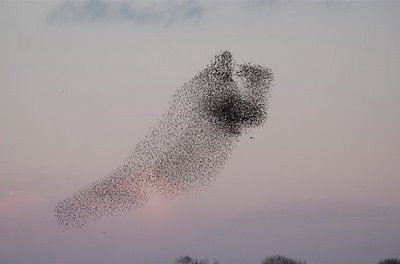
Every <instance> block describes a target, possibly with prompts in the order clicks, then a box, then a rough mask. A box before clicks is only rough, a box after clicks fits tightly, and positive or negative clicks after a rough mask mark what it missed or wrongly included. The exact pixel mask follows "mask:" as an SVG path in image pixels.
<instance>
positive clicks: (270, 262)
mask: <svg viewBox="0 0 400 264" xmlns="http://www.w3.org/2000/svg"><path fill="white" fill-rule="evenodd" d="M175 264H220V262H219V261H218V260H216V259H214V260H213V261H212V262H210V261H209V260H208V259H206V258H202V259H200V258H193V257H190V256H182V257H179V258H177V259H176V260H175ZM261 264H307V262H306V261H305V260H298V259H293V258H289V257H285V256H281V255H275V256H271V257H266V258H265V259H264V260H263V261H262V262H261ZM377 264H400V259H398V258H387V259H383V260H380V261H379V262H378V263H377Z"/></svg>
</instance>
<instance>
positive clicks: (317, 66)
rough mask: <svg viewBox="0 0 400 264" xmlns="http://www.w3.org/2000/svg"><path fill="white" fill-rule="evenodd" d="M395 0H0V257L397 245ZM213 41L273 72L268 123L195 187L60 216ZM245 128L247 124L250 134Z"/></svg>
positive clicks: (161, 259) (399, 105)
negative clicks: (72, 224) (101, 211)
mask: <svg viewBox="0 0 400 264" xmlns="http://www.w3.org/2000/svg"><path fill="white" fill-rule="evenodd" d="M399 13H400V2H398V1H325V0H320V1H289V0H287V1H279V0H276V1H274V0H265V1H262V0H259V1H252V2H244V1H230V2H228V1H207V2H203V1H191V0H188V1H179V2H178V1H175V2H172V1H170V2H161V1H149V2H145V1H143V2H138V1H136V2H129V1H119V2H115V1H114V2H104V1H101V0H89V1H1V2H0V36H1V37H0V263H5V264H24V263H30V264H36V263H37V264H50V263H52V264H54V263H56V264H76V263H85V264H102V263H118V264H125V263H126V264H128V263H135V264H141V263H143V264H161V263H163V264H165V263H173V261H174V259H175V258H177V257H179V256H182V255H191V256H193V257H206V258H209V259H211V260H212V259H214V258H215V259H218V260H219V261H220V262H221V263H226V264H239V263H249V264H252V263H254V264H256V263H261V260H262V259H263V258H265V257H266V256H271V255H276V254H281V255H286V256H289V257H294V258H298V259H304V260H307V263H309V264H337V263H353V264H361V263H362V264H366V263H371V264H372V263H377V262H378V260H380V259H383V258H386V257H400V255H399V254H400V253H399V252H400V226H399V224H398V223H399V222H400V203H399V201H400V192H399V186H400V177H399V175H400V163H399V161H400V136H399V135H400V122H399V120H400V119H399V116H400V89H399V85H398V84H399V83H400V75H399V74H398V70H399V69H400V16H399V15H398V14H399ZM222 50H229V51H230V52H232V54H233V57H234V58H235V59H236V60H237V61H239V62H254V63H257V64H261V65H265V66H268V67H270V68H271V69H272V71H273V73H274V76H275V85H274V86H273V88H272V92H271V98H270V104H269V118H268V121H267V123H266V124H265V125H264V126H263V127H261V128H257V129H255V130H252V131H251V132H250V133H249V134H247V135H244V136H243V137H242V138H241V141H240V143H239V144H238V146H237V148H236V150H235V151H234V153H233V155H232V157H231V159H230V160H229V161H228V162H227V164H226V166H225V167H224V169H223V171H222V172H221V173H220V174H219V175H218V176H217V178H216V179H215V181H214V182H213V183H212V184H211V185H210V186H208V187H207V188H205V189H204V190H203V191H201V192H198V193H196V194H193V195H190V196H188V197H180V198H178V199H175V200H162V199H160V197H157V196H154V197H152V199H151V201H150V202H149V204H148V205H147V206H146V207H144V208H141V209H139V210H136V211H132V212H127V213H124V214H121V215H117V216H113V217H105V218H102V219H101V220H99V221H98V222H96V223H91V224H89V225H87V226H85V227H84V228H82V229H78V230H64V229H62V228H61V227H60V226H58V225H57V223H56V220H55V218H54V213H53V209H54V207H55V205H56V204H57V202H58V201H60V200H62V199H63V198H65V197H67V196H68V195H70V194H71V193H74V192H76V191H78V190H79V189H80V188H82V187H84V186H87V185H88V184H90V183H92V182H94V181H95V180H97V179H99V178H101V177H103V176H104V175H106V174H107V173H109V172H110V171H112V170H113V169H115V168H116V167H118V166H119V165H120V164H121V163H122V162H123V161H124V160H125V158H127V157H128V155H129V153H130V150H131V149H132V148H133V147H134V146H135V144H136V143H138V142H139V141H140V139H141V137H143V135H144V134H145V133H146V132H147V131H148V130H149V128H151V127H152V126H153V125H155V124H156V122H157V120H158V119H159V118H160V117H161V115H162V114H163V113H164V112H165V110H166V108H167V106H168V103H169V102H170V99H171V96H172V95H173V94H174V92H175V91H176V90H177V89H179V87H181V86H182V85H183V84H184V83H185V82H187V81H189V80H190V79H191V78H192V77H193V76H194V75H195V74H197V73H198V72H199V71H200V70H202V69H203V68H204V67H206V65H207V64H208V63H209V62H210V59H211V58H212V57H213V56H214V55H215V54H216V53H217V52H220V51H222ZM250 137H254V138H253V139H251V138H250Z"/></svg>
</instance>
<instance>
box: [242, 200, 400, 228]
mask: <svg viewBox="0 0 400 264" xmlns="http://www.w3.org/2000/svg"><path fill="white" fill-rule="evenodd" d="M243 217H244V218H249V217H250V218H253V219H263V220H265V221H279V222H282V221H286V222H298V221H303V222H307V223H314V222H321V221H328V222H329V221H336V220H338V219H360V218H400V211H399V208H391V207H388V206H375V205H369V204H365V203H353V202H342V201H324V200H308V201H297V202H292V203H288V204H284V205H281V206H278V207H275V208H270V209H266V210H261V211H256V212H250V213H247V214H243Z"/></svg>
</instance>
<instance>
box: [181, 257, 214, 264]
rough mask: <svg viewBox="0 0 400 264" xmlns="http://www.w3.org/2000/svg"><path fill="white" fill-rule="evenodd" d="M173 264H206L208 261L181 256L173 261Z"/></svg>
mask: <svg viewBox="0 0 400 264" xmlns="http://www.w3.org/2000/svg"><path fill="white" fill-rule="evenodd" d="M175 264H208V259H197V258H192V257H190V256H182V257H179V258H177V259H176V260H175Z"/></svg>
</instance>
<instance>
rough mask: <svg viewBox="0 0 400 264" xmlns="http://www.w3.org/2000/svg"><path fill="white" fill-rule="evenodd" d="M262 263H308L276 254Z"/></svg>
mask: <svg viewBox="0 0 400 264" xmlns="http://www.w3.org/2000/svg"><path fill="white" fill-rule="evenodd" d="M262 264H306V262H305V261H300V260H296V259H291V258H288V257H284V256H279V255H276V256H272V257H267V258H265V259H264V260H263V261H262ZM385 264H386V263H385Z"/></svg>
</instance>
